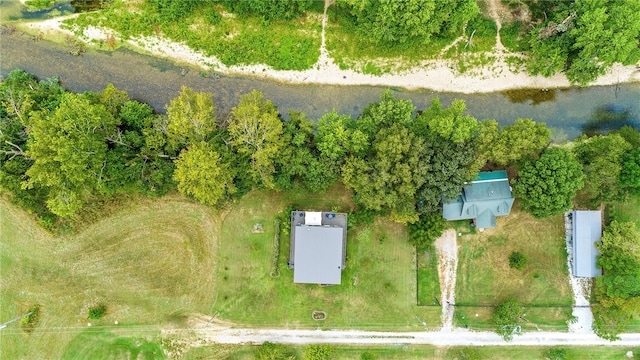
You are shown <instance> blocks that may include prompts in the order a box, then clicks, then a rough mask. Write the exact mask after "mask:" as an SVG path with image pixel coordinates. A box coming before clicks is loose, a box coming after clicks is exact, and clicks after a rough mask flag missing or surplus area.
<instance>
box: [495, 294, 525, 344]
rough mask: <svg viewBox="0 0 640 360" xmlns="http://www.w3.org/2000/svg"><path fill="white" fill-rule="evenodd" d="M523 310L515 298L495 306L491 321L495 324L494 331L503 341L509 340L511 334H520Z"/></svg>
mask: <svg viewBox="0 0 640 360" xmlns="http://www.w3.org/2000/svg"><path fill="white" fill-rule="evenodd" d="M522 315H523V311H522V305H520V303H519V302H517V301H515V300H507V301H505V302H503V303H501V304H500V305H498V306H497V307H496V311H495V313H494V314H493V323H494V324H495V325H496V332H497V333H498V335H500V336H502V338H503V339H504V340H505V341H511V340H512V339H513V335H520V334H521V333H522V327H521V326H520V322H521V321H522V320H521V318H522Z"/></svg>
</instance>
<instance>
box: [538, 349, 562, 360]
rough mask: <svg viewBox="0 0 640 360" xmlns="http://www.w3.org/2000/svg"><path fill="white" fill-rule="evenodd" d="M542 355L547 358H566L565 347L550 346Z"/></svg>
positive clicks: (555, 359) (560, 359) (553, 359)
mask: <svg viewBox="0 0 640 360" xmlns="http://www.w3.org/2000/svg"><path fill="white" fill-rule="evenodd" d="M544 356H545V357H546V358H547V359H549V360H566V358H567V349H564V348H559V347H552V348H551V349H549V350H547V351H545V352H544Z"/></svg>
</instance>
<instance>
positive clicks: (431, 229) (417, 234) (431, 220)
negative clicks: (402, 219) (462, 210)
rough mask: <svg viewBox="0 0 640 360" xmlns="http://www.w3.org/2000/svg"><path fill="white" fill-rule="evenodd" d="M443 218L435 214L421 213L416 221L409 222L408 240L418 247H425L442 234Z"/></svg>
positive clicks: (429, 245)
mask: <svg viewBox="0 0 640 360" xmlns="http://www.w3.org/2000/svg"><path fill="white" fill-rule="evenodd" d="M443 230H444V219H443V218H442V216H441V215H440V214H439V213H437V214H431V215H428V216H425V215H421V216H420V218H419V219H418V221H416V222H415V223H413V224H409V242H410V243H411V244H412V245H415V246H416V247H417V248H418V249H426V248H429V247H431V245H433V242H434V241H435V240H436V239H437V238H439V237H440V235H442V231H443Z"/></svg>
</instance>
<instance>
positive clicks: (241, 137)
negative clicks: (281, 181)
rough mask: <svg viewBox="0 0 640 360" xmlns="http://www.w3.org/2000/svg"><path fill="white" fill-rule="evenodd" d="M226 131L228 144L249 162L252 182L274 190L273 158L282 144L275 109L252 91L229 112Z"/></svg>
mask: <svg viewBox="0 0 640 360" xmlns="http://www.w3.org/2000/svg"><path fill="white" fill-rule="evenodd" d="M228 129H229V136H230V137H231V143H232V144H233V145H234V146H235V147H236V149H237V150H238V152H239V153H241V154H244V155H247V156H249V158H250V159H251V172H252V176H253V178H254V180H255V181H256V182H257V183H259V184H262V185H264V186H266V187H267V188H275V182H274V179H273V176H274V173H275V171H276V168H275V159H276V156H277V155H278V152H279V151H280V149H281V148H282V146H283V145H284V141H283V139H282V133H283V127H282V121H281V120H280V118H279V117H278V111H277V110H276V106H275V105H273V103H271V101H270V100H265V99H264V98H263V95H262V93H261V92H259V91H256V90H253V91H252V92H250V93H248V94H245V95H243V96H242V97H241V98H240V102H239V104H238V106H236V107H234V108H233V109H232V110H231V118H230V119H229V126H228Z"/></svg>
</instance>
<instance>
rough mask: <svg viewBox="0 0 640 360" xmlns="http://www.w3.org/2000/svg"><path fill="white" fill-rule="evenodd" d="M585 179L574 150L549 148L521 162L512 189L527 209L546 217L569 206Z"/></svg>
mask: <svg viewBox="0 0 640 360" xmlns="http://www.w3.org/2000/svg"><path fill="white" fill-rule="evenodd" d="M583 179H584V174H583V173H582V166H581V165H580V163H579V162H578V160H576V158H575V156H574V155H573V154H572V153H571V152H569V151H568V150H565V149H563V148H550V149H547V150H546V151H545V152H543V153H542V155H541V156H540V159H538V160H530V161H527V162H526V163H525V164H524V165H523V166H522V168H521V169H520V170H519V171H518V178H517V180H516V182H515V184H514V186H513V190H514V192H515V194H516V196H518V197H520V198H521V199H522V206H523V208H524V209H525V210H527V211H529V212H530V213H531V214H532V215H533V216H535V217H538V218H543V217H547V216H550V215H556V214H561V213H563V212H565V211H567V210H569V209H570V208H571V206H572V203H571V200H572V199H573V197H574V196H575V195H576V191H578V189H580V188H582V185H583Z"/></svg>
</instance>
